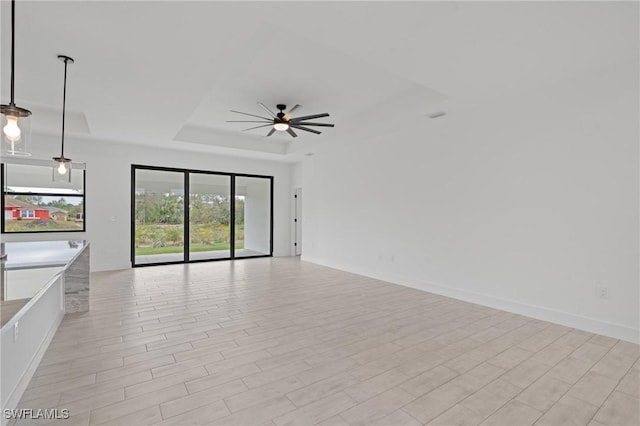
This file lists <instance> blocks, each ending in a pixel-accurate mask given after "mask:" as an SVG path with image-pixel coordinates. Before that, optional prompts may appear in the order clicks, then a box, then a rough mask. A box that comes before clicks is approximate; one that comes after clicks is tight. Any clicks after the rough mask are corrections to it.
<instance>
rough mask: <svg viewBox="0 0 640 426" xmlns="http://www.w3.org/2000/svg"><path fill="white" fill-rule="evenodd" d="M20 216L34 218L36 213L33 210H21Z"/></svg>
mask: <svg viewBox="0 0 640 426" xmlns="http://www.w3.org/2000/svg"><path fill="white" fill-rule="evenodd" d="M20 217H21V218H23V219H34V218H35V217H36V213H35V212H34V211H33V210H20Z"/></svg>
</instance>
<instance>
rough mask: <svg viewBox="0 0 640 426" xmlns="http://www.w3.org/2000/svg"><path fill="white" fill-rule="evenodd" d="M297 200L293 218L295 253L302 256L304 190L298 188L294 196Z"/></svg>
mask: <svg viewBox="0 0 640 426" xmlns="http://www.w3.org/2000/svg"><path fill="white" fill-rule="evenodd" d="M293 197H294V200H295V214H294V217H293V221H294V225H295V226H294V228H295V240H294V243H293V244H294V246H295V249H296V250H295V252H296V256H300V255H301V254H302V188H296V189H295V193H294V195H293Z"/></svg>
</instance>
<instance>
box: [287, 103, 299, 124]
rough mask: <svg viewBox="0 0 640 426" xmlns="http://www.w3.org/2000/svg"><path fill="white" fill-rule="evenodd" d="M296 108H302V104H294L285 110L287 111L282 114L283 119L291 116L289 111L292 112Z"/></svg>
mask: <svg viewBox="0 0 640 426" xmlns="http://www.w3.org/2000/svg"><path fill="white" fill-rule="evenodd" d="M298 108H302V105H300V104H295V105H294V106H293V108H291V109H290V110H289V112H287V113H286V114H285V115H284V119H285V120H288V119H289V118H291V113H292V112H293V111H295V110H297V109H298Z"/></svg>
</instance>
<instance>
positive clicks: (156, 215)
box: [131, 165, 273, 266]
mask: <svg viewBox="0 0 640 426" xmlns="http://www.w3.org/2000/svg"><path fill="white" fill-rule="evenodd" d="M131 173H132V174H131V185H132V187H131V222H132V224H133V226H132V229H131V232H132V233H131V263H132V265H133V266H142V265H157V264H163V263H181V262H196V261H205V260H219V259H237V258H241V257H262V256H271V255H272V253H273V244H272V239H273V209H272V205H273V195H272V193H273V177H271V176H253V175H240V174H234V173H222V172H213V171H202V170H186V169H174V168H163V167H151V166H138V165H133V166H132V168H131Z"/></svg>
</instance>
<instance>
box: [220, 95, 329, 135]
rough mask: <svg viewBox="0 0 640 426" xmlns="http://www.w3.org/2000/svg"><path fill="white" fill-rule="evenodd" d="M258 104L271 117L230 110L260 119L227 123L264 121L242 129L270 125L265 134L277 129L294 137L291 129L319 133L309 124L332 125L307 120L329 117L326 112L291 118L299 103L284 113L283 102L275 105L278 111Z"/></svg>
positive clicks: (284, 106) (285, 107)
mask: <svg viewBox="0 0 640 426" xmlns="http://www.w3.org/2000/svg"><path fill="white" fill-rule="evenodd" d="M258 105H260V106H261V107H262V108H264V109H265V111H267V112H268V113H269V115H270V116H271V117H263V116H261V115H255V114H249V113H246V112H241V111H234V110H231V112H234V113H236V114H243V115H248V116H250V117H256V118H260V119H262V120H261V121H256V120H229V121H227V123H264V124H261V125H260V126H255V127H250V128H248V129H244V130H243V132H246V131H247V130H253V129H259V128H261V127H271V130H269V133H267V136H271V135H272V134H273V133H274V132H275V131H279V132H287V133H289V134H290V135H291V136H292V137H294V138H296V137H298V135H297V134H296V133H295V132H294V131H293V129H297V130H304V131H305V132H311V133H315V134H317V135H319V134H320V133H322V132H319V131H317V130H316V129H311V128H309V126H318V127H333V126H334V125H333V124H329V123H312V122H309V121H308V120H313V119H315V118H322V117H329V114H328V113H326V112H324V113H321V114H312V115H305V116H302V117H294V118H292V117H291V113H292V112H293V111H295V110H296V109H298V108H301V107H302V106H301V105H298V104H296V105H295V106H294V107H293V108H291V109H290V110H289V111H287V112H286V113H285V112H284V110H285V109H287V106H286V105H284V104H278V105H276V108H277V109H278V110H279V111H280V112H278V113H274V112H273V111H271V110H270V109H269V107H267V106H266V105H265V104H263V103H262V102H258Z"/></svg>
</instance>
